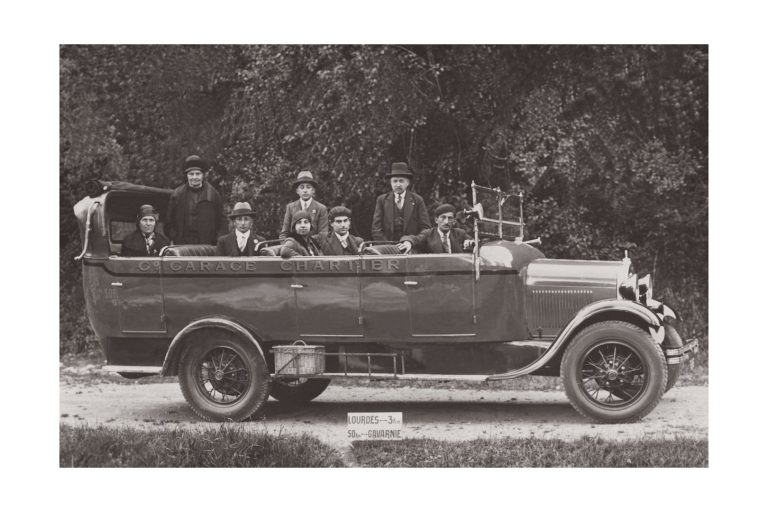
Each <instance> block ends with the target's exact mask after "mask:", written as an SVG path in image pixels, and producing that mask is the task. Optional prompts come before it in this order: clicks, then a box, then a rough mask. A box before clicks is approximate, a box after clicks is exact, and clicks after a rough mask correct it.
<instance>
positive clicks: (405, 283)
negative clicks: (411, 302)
mask: <svg viewBox="0 0 768 512" xmlns="http://www.w3.org/2000/svg"><path fill="white" fill-rule="evenodd" d="M403 284H404V285H405V286H416V285H417V284H419V282H418V281H405V282H404V283H403Z"/></svg>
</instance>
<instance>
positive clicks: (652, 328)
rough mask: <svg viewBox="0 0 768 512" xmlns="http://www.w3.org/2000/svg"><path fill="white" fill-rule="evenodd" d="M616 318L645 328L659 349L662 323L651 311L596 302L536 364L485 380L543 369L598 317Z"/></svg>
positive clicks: (608, 301)
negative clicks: (630, 320) (635, 322)
mask: <svg viewBox="0 0 768 512" xmlns="http://www.w3.org/2000/svg"><path fill="white" fill-rule="evenodd" d="M617 315H619V316H623V317H625V318H626V317H628V316H630V317H632V318H633V319H636V320H637V321H639V322H640V323H641V324H643V325H645V326H646V328H647V329H648V332H649V334H650V335H651V337H653V340H654V341H655V342H656V343H658V344H659V345H661V343H662V342H663V341H664V335H665V331H664V323H663V319H662V318H659V316H658V315H657V314H656V313H654V312H653V311H652V310H650V309H649V308H647V307H646V306H643V305H642V304H639V303H637V302H632V301H630V300H626V299H605V300H600V301H597V302H593V303H592V304H589V305H587V306H585V307H583V308H582V309H581V310H579V312H578V313H576V315H574V317H573V318H572V319H571V320H570V321H569V322H568V324H567V325H566V326H565V327H564V328H563V330H562V331H560V333H559V334H558V335H557V338H556V339H555V341H554V342H553V343H552V345H550V347H549V348H548V349H547V351H546V352H544V354H542V356H541V357H540V358H538V359H537V360H536V361H534V362H532V363H531V364H529V365H528V366H524V367H523V368H520V369H518V370H513V371H511V372H507V373H502V374H498V375H491V376H490V377H488V380H489V381H491V380H504V379H512V378H515V377H520V376H523V375H528V374H529V373H532V372H535V371H536V370H538V369H540V368H542V367H543V366H544V365H546V364H547V363H549V362H550V361H551V360H552V359H553V358H554V357H555V356H556V355H557V354H559V353H560V349H561V348H562V347H564V346H565V344H566V343H567V342H568V340H570V339H571V338H572V337H573V335H574V334H575V333H576V332H578V331H579V330H580V329H581V328H582V327H584V326H586V325H589V324H590V323H592V321H593V320H594V319H596V318H598V317H603V316H606V317H608V316H612V317H614V318H615V317H616V316H617Z"/></svg>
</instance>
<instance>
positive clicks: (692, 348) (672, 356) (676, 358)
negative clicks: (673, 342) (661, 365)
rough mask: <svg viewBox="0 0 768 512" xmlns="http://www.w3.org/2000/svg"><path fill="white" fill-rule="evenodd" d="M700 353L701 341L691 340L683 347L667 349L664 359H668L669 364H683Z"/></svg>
mask: <svg viewBox="0 0 768 512" xmlns="http://www.w3.org/2000/svg"><path fill="white" fill-rule="evenodd" d="M698 351H699V339H698V338H691V339H688V340H686V341H685V343H683V346H682V347H676V348H665V349H664V357H666V358H667V364H681V363H684V362H685V361H687V360H689V359H690V358H691V357H693V355H694V354H696V353H697V352H698Z"/></svg>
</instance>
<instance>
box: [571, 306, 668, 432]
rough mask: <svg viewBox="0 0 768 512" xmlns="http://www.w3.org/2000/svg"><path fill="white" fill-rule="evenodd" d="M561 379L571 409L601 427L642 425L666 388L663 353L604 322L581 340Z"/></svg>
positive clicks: (630, 329)
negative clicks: (640, 423)
mask: <svg viewBox="0 0 768 512" xmlns="http://www.w3.org/2000/svg"><path fill="white" fill-rule="evenodd" d="M560 374H561V375H562V377H563V385H564V387H565V392H566V394H567V395H568V399H569V400H570V402H571V405H573V407H574V408H575V409H576V410H577V411H579V412H580V413H581V414H582V415H584V416H586V417H588V418H590V419H593V420H596V421H599V422H602V423H620V422H632V421H637V420H639V419H640V418H642V417H643V416H645V415H646V414H648V413H650V412H651V411H652V410H653V409H654V408H655V407H656V405H657V404H658V403H659V400H661V397H662V395H663V394H664V391H665V388H666V384H667V365H666V361H665V360H664V353H663V352H662V350H661V347H660V346H659V345H657V344H656V343H654V341H653V339H651V337H650V335H649V334H648V333H646V332H645V331H643V330H642V329H640V328H639V327H637V326H635V325H633V324H630V323H627V322H621V321H608V322H600V323H597V324H594V325H591V326H589V327H587V328H586V329H584V330H583V331H581V332H580V333H579V334H577V335H576V337H575V338H574V339H573V341H572V342H571V344H570V345H569V346H568V349H567V350H566V352H565V355H564V356H563V360H562V362H561V365H560Z"/></svg>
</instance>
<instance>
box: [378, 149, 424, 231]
mask: <svg viewBox="0 0 768 512" xmlns="http://www.w3.org/2000/svg"><path fill="white" fill-rule="evenodd" d="M387 179H389V183H390V185H391V186H392V192H388V193H386V194H382V195H380V196H379V197H378V198H376V209H375V210H374V212H373V223H372V225H371V234H372V236H373V239H374V240H377V241H386V240H390V241H394V240H400V238H401V237H403V236H405V235H418V234H419V233H420V232H421V231H423V230H425V229H429V227H430V224H429V215H427V207H426V205H425V204H424V200H423V199H422V198H421V196H420V195H418V194H417V193H415V192H411V191H410V190H408V186H409V185H410V184H411V180H412V179H413V173H412V172H411V171H410V170H409V169H408V165H407V164H406V163H405V162H395V163H393V164H392V170H391V171H390V173H389V174H387Z"/></svg>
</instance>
